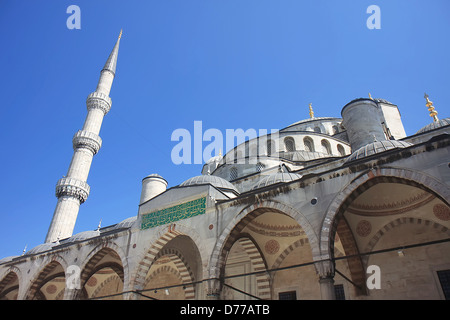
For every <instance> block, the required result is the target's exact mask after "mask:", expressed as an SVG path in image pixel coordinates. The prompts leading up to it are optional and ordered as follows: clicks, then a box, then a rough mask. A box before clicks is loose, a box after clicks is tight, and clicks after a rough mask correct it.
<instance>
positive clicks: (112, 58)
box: [102, 29, 122, 75]
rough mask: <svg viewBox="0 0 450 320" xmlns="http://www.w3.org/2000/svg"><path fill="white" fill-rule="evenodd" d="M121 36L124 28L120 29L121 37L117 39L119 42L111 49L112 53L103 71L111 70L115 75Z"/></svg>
mask: <svg viewBox="0 0 450 320" xmlns="http://www.w3.org/2000/svg"><path fill="white" fill-rule="evenodd" d="M120 38H122V29H120V33H119V38H118V39H117V42H116V44H115V45H114V48H113V50H112V51H111V54H110V55H109V57H108V60H106V63H105V66H104V67H103V69H102V71H103V70H109V71H111V72H112V73H113V74H114V75H115V74H116V66H117V56H118V55H119V43H120Z"/></svg>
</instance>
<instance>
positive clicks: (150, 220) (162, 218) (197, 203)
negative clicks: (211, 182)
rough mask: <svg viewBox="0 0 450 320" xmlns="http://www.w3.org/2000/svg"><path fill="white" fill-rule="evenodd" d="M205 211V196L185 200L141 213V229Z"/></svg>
mask: <svg viewBox="0 0 450 320" xmlns="http://www.w3.org/2000/svg"><path fill="white" fill-rule="evenodd" d="M205 211H206V198H205V197H203V198H200V199H196V200H192V201H189V202H185V203H182V204H179V205H176V206H173V207H170V208H166V209H162V210H158V211H154V212H150V213H147V214H144V215H142V223H141V229H149V228H154V227H157V226H160V225H163V224H167V223H171V222H175V221H178V220H182V219H188V218H192V217H195V216H198V215H200V214H204V213H205Z"/></svg>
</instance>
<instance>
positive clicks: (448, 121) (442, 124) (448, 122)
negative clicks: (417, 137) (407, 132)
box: [417, 118, 450, 133]
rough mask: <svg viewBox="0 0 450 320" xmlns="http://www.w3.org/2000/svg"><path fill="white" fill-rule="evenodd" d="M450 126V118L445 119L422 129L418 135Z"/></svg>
mask: <svg viewBox="0 0 450 320" xmlns="http://www.w3.org/2000/svg"><path fill="white" fill-rule="evenodd" d="M448 125H450V118H444V119H440V120H438V121H433V122H432V123H430V124H427V125H426V126H425V127H423V128H422V129H420V130H419V131H417V133H423V132H427V131H431V130H434V129H437V128H441V127H445V126H448Z"/></svg>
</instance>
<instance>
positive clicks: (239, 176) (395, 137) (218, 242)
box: [0, 35, 450, 300]
mask: <svg viewBox="0 0 450 320" xmlns="http://www.w3.org/2000/svg"><path fill="white" fill-rule="evenodd" d="M120 39H121V35H120V36H119V38H118V40H117V42H116V44H115V46H114V48H113V50H112V52H111V54H110V56H109V58H108V59H107V62H106V64H105V66H104V67H103V69H102V70H101V73H100V79H99V82H98V86H97V88H96V90H95V91H94V92H93V93H91V94H89V96H88V97H87V100H86V104H87V116H86V120H85V123H84V126H83V128H82V129H81V130H79V131H77V132H76V133H75V135H74V137H73V140H72V143H73V149H74V152H73V157H72V161H71V163H70V166H69V169H68V171H67V173H66V175H65V176H64V177H63V178H61V179H60V180H59V181H57V183H56V197H57V204H56V208H55V211H54V215H53V219H52V221H51V222H50V227H49V230H48V234H47V237H46V238H45V242H44V243H42V244H40V245H38V246H36V247H34V248H32V249H30V250H28V251H26V252H24V253H23V254H22V255H19V256H11V257H4V258H2V257H0V258H1V259H0V299H1V300H87V299H102V300H106V299H108V300H151V299H158V300H163V299H164V300H236V299H240V300H261V299H262V300H321V299H324V300H325V299H327V300H333V299H337V300H343V299H345V300H385V299H408V300H409V299H430V300H440V299H450V254H449V253H450V230H449V228H450V206H449V203H450V135H449V133H450V118H442V119H440V118H438V114H437V111H436V110H435V107H434V105H433V102H431V101H430V99H429V97H428V96H427V95H425V103H424V105H425V106H426V107H427V108H428V111H429V113H430V116H431V119H430V120H431V121H430V124H428V125H427V126H425V127H423V128H421V129H420V128H418V129H420V130H418V131H417V132H416V133H415V134H413V135H411V136H406V133H405V130H404V128H403V124H402V120H401V116H400V112H399V109H398V106H397V105H395V104H394V103H391V102H389V101H386V100H384V99H376V98H372V97H371V96H370V95H369V97H368V98H358V99H355V100H353V101H350V102H348V103H347V104H346V105H345V106H343V107H342V111H341V116H342V118H333V117H314V112H313V109H312V106H311V105H310V118H308V119H305V120H301V121H298V122H295V123H292V124H290V125H288V126H287V127H285V128H283V129H281V130H279V131H278V132H277V134H267V135H265V136H260V137H257V138H254V139H249V140H248V141H245V142H244V143H242V144H240V145H238V146H236V147H235V148H234V149H231V150H228V151H227V152H226V153H225V154H224V155H218V156H216V157H213V158H212V159H210V160H209V161H207V162H206V163H205V164H204V166H203V169H202V172H201V173H200V172H199V175H198V176H195V177H192V178H190V179H188V180H186V181H184V182H182V181H180V184H179V185H177V186H174V187H171V188H167V181H166V180H165V179H164V178H163V177H161V176H160V175H158V174H156V173H153V174H150V175H148V176H146V177H145V178H144V179H143V180H142V192H141V197H140V204H139V209H138V212H137V213H136V215H134V216H131V217H129V218H127V219H125V220H123V221H119V222H118V223H117V224H114V225H110V226H106V227H101V228H100V227H99V228H97V229H96V230H87V231H84V232H80V233H77V234H73V230H74V225H75V222H76V219H77V215H78V211H79V208H80V205H81V204H83V203H84V202H85V201H87V198H88V196H89V192H90V186H89V185H88V183H87V177H88V173H89V170H90V166H91V163H92V161H93V157H94V155H95V154H96V153H97V152H99V150H100V148H101V145H102V140H101V138H100V136H99V133H100V128H101V125H102V121H103V119H104V117H105V116H106V115H107V113H108V112H109V111H110V109H111V99H110V97H109V93H110V89H111V85H112V82H113V80H114V77H115V72H116V64H117V58H118V52H119V43H120ZM74 129H75V128H74ZM146 174H147V173H145V174H143V176H145V175H146ZM97 187H98V188H101V186H96V188H97ZM87 202H88V201H87ZM87 205H88V204H87Z"/></svg>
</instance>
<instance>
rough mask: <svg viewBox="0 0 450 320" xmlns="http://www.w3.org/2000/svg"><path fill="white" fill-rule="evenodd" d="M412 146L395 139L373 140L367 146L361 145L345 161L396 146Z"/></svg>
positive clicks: (395, 147)
mask: <svg viewBox="0 0 450 320" xmlns="http://www.w3.org/2000/svg"><path fill="white" fill-rule="evenodd" d="M409 146H412V144H411V143H409V142H404V141H397V140H384V141H375V142H373V143H370V144H368V145H367V146H364V147H361V148H359V149H358V150H356V151H355V152H353V153H352V154H351V155H350V157H348V158H347V160H346V162H349V161H353V160H356V159H361V158H365V157H367V156H370V155H373V154H376V153H381V152H384V151H387V150H391V149H397V148H406V147H409Z"/></svg>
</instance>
